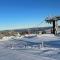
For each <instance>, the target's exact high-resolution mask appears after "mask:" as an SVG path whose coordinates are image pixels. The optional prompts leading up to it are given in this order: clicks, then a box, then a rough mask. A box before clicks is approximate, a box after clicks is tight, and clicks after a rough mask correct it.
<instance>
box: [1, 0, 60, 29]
mask: <svg viewBox="0 0 60 60" xmlns="http://www.w3.org/2000/svg"><path fill="white" fill-rule="evenodd" d="M59 15H60V0H0V30H7V29H22V28H31V27H46V26H50V24H47V23H46V22H45V21H44V20H45V18H46V17H47V16H59ZM42 22H43V23H42Z"/></svg>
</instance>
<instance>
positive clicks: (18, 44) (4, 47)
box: [0, 34, 60, 60]
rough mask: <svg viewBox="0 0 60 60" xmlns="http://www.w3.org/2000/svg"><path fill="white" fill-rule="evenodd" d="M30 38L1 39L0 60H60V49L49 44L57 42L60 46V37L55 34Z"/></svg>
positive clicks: (13, 37)
mask: <svg viewBox="0 0 60 60" xmlns="http://www.w3.org/2000/svg"><path fill="white" fill-rule="evenodd" d="M30 36H34V37H30ZM30 36H28V37H27V38H26V37H24V36H20V37H18V36H17V37H15V36H10V37H3V38H2V39H0V60H60V47H58V48H56V47H54V46H53V45H51V44H49V43H52V44H54V43H55V41H57V42H59V45H60V38H59V37H57V36H54V35H53V34H43V35H37V36H35V35H30ZM29 37H30V38H29ZM51 41H53V42H51ZM42 43H43V47H41V45H42ZM47 43H48V44H47ZM55 44H56V45H57V44H58V43H55Z"/></svg>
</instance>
